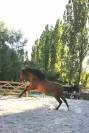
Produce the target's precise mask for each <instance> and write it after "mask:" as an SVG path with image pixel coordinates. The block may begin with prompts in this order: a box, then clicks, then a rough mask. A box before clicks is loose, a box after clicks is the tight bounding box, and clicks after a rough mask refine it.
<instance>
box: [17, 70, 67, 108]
mask: <svg viewBox="0 0 89 133" xmlns="http://www.w3.org/2000/svg"><path fill="white" fill-rule="evenodd" d="M22 73H23V75H27V76H28V80H29V81H30V84H29V85H28V86H27V87H26V89H25V90H24V91H23V92H22V93H21V94H20V95H19V97H21V96H22V95H23V94H24V93H25V92H26V91H27V90H36V91H37V92H41V93H45V94H46V95H49V94H50V95H51V96H53V97H54V98H55V99H56V100H57V101H58V103H59V105H58V106H57V107H56V108H55V110H58V109H59V107H60V106H61V104H62V102H63V101H64V103H65V104H66V106H67V108H68V110H69V105H68V103H67V100H66V99H65V97H64V95H63V90H64V88H63V86H62V85H61V84H59V83H56V82H53V81H49V80H47V79H46V78H45V75H44V74H43V73H42V72H41V71H40V70H37V69H32V68H26V69H24V70H22Z"/></svg>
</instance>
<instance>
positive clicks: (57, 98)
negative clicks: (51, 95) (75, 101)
mask: <svg viewBox="0 0 89 133" xmlns="http://www.w3.org/2000/svg"><path fill="white" fill-rule="evenodd" d="M55 99H56V100H57V101H58V102H59V105H58V106H57V107H56V108H55V109H56V110H58V109H59V107H60V106H61V104H62V100H61V99H60V97H58V96H55Z"/></svg>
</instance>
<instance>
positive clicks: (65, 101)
mask: <svg viewBox="0 0 89 133" xmlns="http://www.w3.org/2000/svg"><path fill="white" fill-rule="evenodd" d="M61 99H62V100H63V101H64V103H65V104H66V106H67V108H68V110H69V105H68V102H67V100H66V99H65V97H64V96H62V97H61Z"/></svg>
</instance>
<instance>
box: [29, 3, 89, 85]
mask: <svg viewBox="0 0 89 133" xmlns="http://www.w3.org/2000/svg"><path fill="white" fill-rule="evenodd" d="M88 30H89V4H88V0H69V1H68V4H67V5H66V8H65V12H64V16H63V22H62V21H61V20H59V19H58V20H57V22H56V24H55V26H54V27H52V26H51V27H49V26H48V25H46V26H45V30H44V31H43V32H42V34H41V36H40V38H39V39H37V40H36V41H35V44H34V45H33V48H32V55H31V57H32V58H31V60H32V61H33V62H34V63H35V64H36V66H37V67H38V68H40V69H42V70H43V71H45V72H47V73H49V75H52V74H54V75H56V76H58V77H57V78H60V79H61V80H63V81H67V82H68V83H69V84H79V82H80V81H81V75H82V71H83V70H82V63H83V60H84V58H85V57H86V56H87V54H88V52H89V39H88V35H89V31H88ZM54 77H55V76H54Z"/></svg>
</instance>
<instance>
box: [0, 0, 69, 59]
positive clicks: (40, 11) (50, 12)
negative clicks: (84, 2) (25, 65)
mask: <svg viewBox="0 0 89 133" xmlns="http://www.w3.org/2000/svg"><path fill="white" fill-rule="evenodd" d="M67 2H68V0H0V21H4V22H5V23H6V24H7V25H8V26H9V27H10V28H12V29H15V30H19V29H20V30H21V31H22V32H23V34H24V37H26V38H27V39H28V43H27V46H26V50H27V51H28V53H29V57H30V55H31V48H32V45H33V44H34V41H35V40H36V39H37V38H39V36H40V35H41V33H42V31H43V30H44V27H45V25H46V24H49V25H53V26H54V25H55V23H56V21H57V19H63V14H64V10H65V5H66V4H67Z"/></svg>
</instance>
